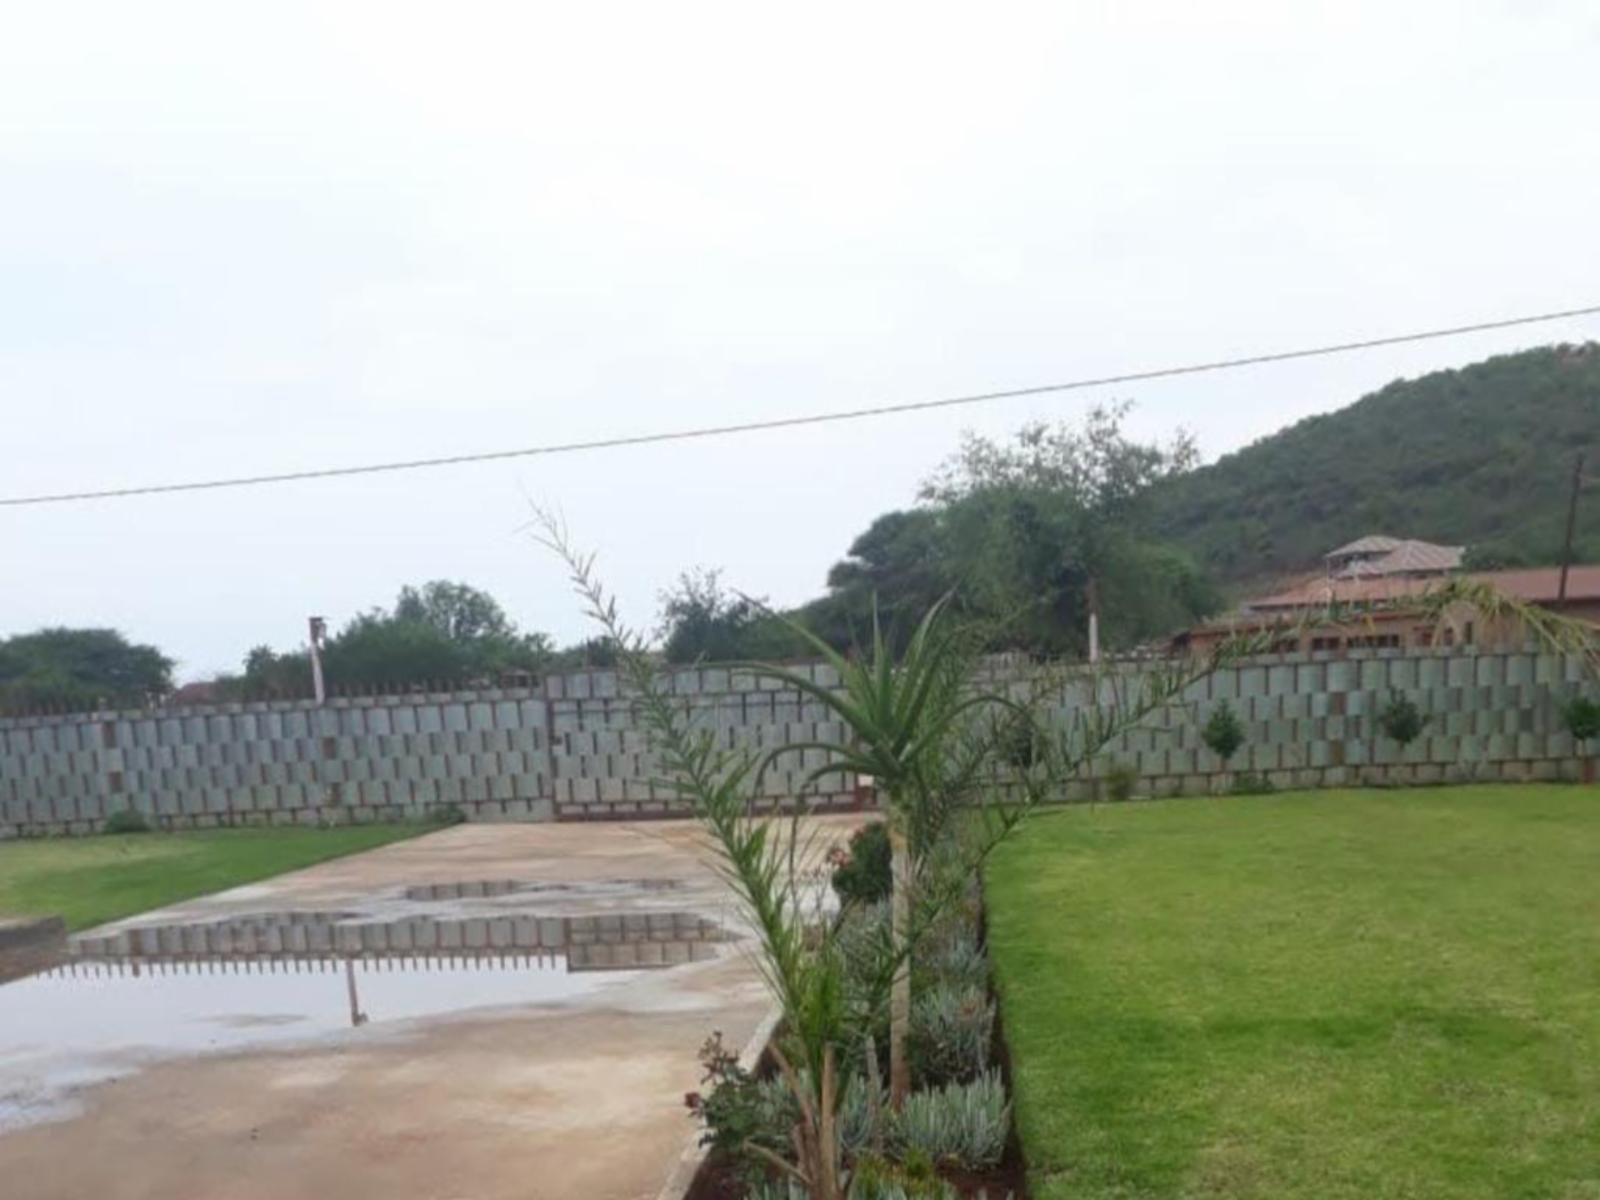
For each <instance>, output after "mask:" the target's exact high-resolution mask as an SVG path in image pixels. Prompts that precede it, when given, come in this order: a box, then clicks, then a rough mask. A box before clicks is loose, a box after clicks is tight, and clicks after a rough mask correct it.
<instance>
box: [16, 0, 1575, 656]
mask: <svg viewBox="0 0 1600 1200" xmlns="http://www.w3.org/2000/svg"><path fill="white" fill-rule="evenodd" d="M1596 62H1600V9H1597V7H1596V5H1595V4H1594V3H1593V0H1570V2H1561V0H1543V2H1541V0H1508V2H1507V3H1503V4H1502V3H1492V2H1489V0H1483V2H1480V3H1432V2H1424V0H1408V2H1407V3H1405V4H1396V3H1394V2H1393V0H1377V2H1373V3H1367V2H1362V0H1340V2H1339V3H1333V4H1327V5H1322V4H1312V3H1298V2H1297V3H1292V4H1284V3H1281V0H1275V2H1272V3H1266V2H1261V3H1238V2H1235V3H1229V2H1226V0H1213V2H1211V3H1207V4H1194V3H1192V2H1188V0H1184V2H1174V3H1160V4H1157V3H1143V4H1140V3H1107V4H1103V5H1101V4H1095V5H1091V4H1087V3H1071V2H1064V3H1063V2H1057V3H1049V4H1039V5H994V4H976V3H970V4H966V5H961V6H954V7H943V6H937V5H932V4H929V3H926V2H920V3H915V4H906V5H888V4H876V3H867V4H862V3H860V2H859V0H858V2H856V3H851V4H841V5H837V6H835V5H829V4H820V3H811V4H806V5H799V6H772V5H760V4H750V3H748V2H745V3H730V4H700V3H680V4H660V3H651V4H640V5H638V6H627V5H615V4H602V3H592V4H573V3H561V4H554V3H552V4H532V3H519V4H506V5H503V6H487V5H476V4H468V3H459V2H458V3H453V4H448V5H446V4H433V5H427V6H415V7H414V8H408V7H407V6H404V5H397V4H395V3H393V2H392V0H390V2H385V3H372V4H356V3H340V2H338V0H323V2H321V3H312V4H296V3H289V2H285V0H276V2H274V3H272V4H256V5H240V4H219V3H215V0H211V2H208V3H201V4H195V5H193V6H183V7H178V6H172V5H166V4H160V3H141V4H137V5H134V4H128V3H125V2H123V0H116V2H113V3H105V4H90V3H60V4H46V3H38V4H31V5H14V6H12V7H11V9H10V10H9V11H8V14H7V18H6V21H5V23H4V30H3V35H0V414H3V420H4V434H5V438H4V446H5V454H4V460H3V461H4V471H3V473H0V495H3V496H16V495H26V494H31V493H37V492H52V491H60V490H67V489H75V488H83V487H107V486H119V485H134V484H142V483H157V482H168V481H176V480H184V479H190V478H208V477H214V476H223V475H233V474H251V473H259V472H274V471H282V470H293V469H297V468H304V467H316V466H323V465H335V464H346V463H364V462H369V461H382V460H384V459H393V458H411V457H417V456H425V455H434V454H448V453H467V452H473V451H480V450H492V449H500V448H510V447H517V446H529V445H538V444H541V443H547V442H559V441H567V440H575V439H588V438H599V437H605V436H610V435H620V434H632V433H638V432H642V431H651V430H662V429H671V428H675V427H680V426H686V425H698V424H705V423H712V422H728V421H746V420H756V419H760V418H763V417H774V416H785V415H791V414H800V413H809V412H819V411H825V410H828V409H835V408H847V407H854V406H859V405H862V404H868V403H874V404H875V403H894V402H900V401H908V400H919V399H925V398H931V397H936V396H941V395H946V394H952V393H961V392H967V391H973V390H986V389H992V388H1007V387H1019V386H1026V385H1030V384H1036V383H1041V382H1048V381H1052V380H1059V379H1070V378H1073V377H1077V376H1085V375H1099V374H1104V373H1109V372H1118V371H1124V370H1136V369H1141V368H1148V367H1155V366H1161V365H1165V364H1176V363H1182V362H1184V361H1186V360H1190V359H1196V358H1214V357H1219V356H1227V355H1233V354H1240V353H1250V352H1255V351H1260V350H1269V349H1276V348H1288V347H1293V346H1297V345H1302V344H1313V343H1317V342H1321V341H1328V340H1342V339H1349V338H1358V337H1363V336H1369V335H1381V334H1386V333H1392V332H1400V331H1404V330H1407V329H1411V328H1425V327H1430V326H1436V325H1448V324H1453V323H1457V322H1470V321H1476V320H1484V319H1492V318H1495V317H1499V316H1509V315H1513V314H1516V313H1519V312H1532V311H1540V310H1544V309H1551V308H1562V307H1570V306H1575V305H1581V304H1591V303H1595V302H1597V300H1600V225H1597V223H1596V214H1597V213H1600V136H1597V134H1596V129H1597V119H1600V71H1597V70H1596V69H1595V64H1596ZM1595 336H1600V322H1597V321H1593V320H1591V321H1587V322H1585V321H1569V322H1565V323H1563V324H1561V325H1555V326H1550V327H1546V328H1543V329H1537V330H1523V331H1518V332H1509V333H1502V334H1496V335H1483V336H1476V337H1471V338H1464V339H1460V340H1458V341H1453V342H1442V343H1433V344H1429V345H1425V346H1422V347H1418V348H1413V349H1406V350H1393V351H1384V352H1379V353H1373V354H1367V355H1362V356H1359V357H1356V356H1352V357H1349V358H1344V359H1339V360H1324V361H1314V362H1309V363H1302V364H1295V365H1288V366H1276V367H1265V368H1257V369H1251V370H1245V371H1239V372H1234V373H1229V374H1226V375H1216V376H1209V377H1204V378H1194V379H1183V380H1176V381H1170V382H1163V383H1152V384H1144V385H1140V386H1137V387H1131V388H1124V389H1120V390H1118V391H1116V392H1113V393H1107V394H1105V395H1104V396H1103V397H1101V398H1103V399H1111V398H1115V397H1124V398H1128V399H1131V400H1133V401H1135V402H1136V404H1137V406H1138V407H1137V411H1136V415H1135V418H1134V426H1135V428H1136V430H1137V431H1138V432H1140V433H1141V434H1159V435H1163V436H1164V435H1166V434H1167V433H1170V432H1171V431H1172V430H1173V429H1174V428H1176V427H1178V426H1180V425H1181V426H1185V427H1187V428H1189V429H1191V430H1192V431H1193V432H1194V433H1195V434H1196V435H1197V436H1198V438H1199V441H1200V444H1201V447H1202V449H1203V450H1204V451H1205V453H1206V455H1207V456H1208V457H1214V456H1216V455H1217V454H1220V453H1224V452H1226V451H1228V450H1230V449H1233V448H1237V447H1238V446H1240V445H1242V444H1244V443H1246V442H1248V441H1250V440H1252V439H1254V438H1257V437H1259V436H1262V435H1264V434H1266V433H1269V432H1271V431H1273V430H1274V429H1276V428H1278V427H1280V426H1282V425H1284V424H1286V423H1288V422H1290V421H1293V420H1295V419H1296V418H1299V417H1302V416H1305V415H1307V414H1310V413H1315V412H1322V411H1326V410H1329V409H1332V408H1335V407H1339V406H1341V405H1343V404H1346V403H1348V402H1349V401H1351V400H1353V399H1355V398H1356V397H1358V396H1359V395H1361V394H1363V393H1364V392H1366V391H1369V390H1371V389H1372V388H1374V387H1377V386H1380V385H1381V384H1383V383H1385V382H1387V381H1388V380H1390V379H1393V378H1395V377H1397V376H1406V375H1415V374H1418V373H1421V372H1423V371H1427V370H1430V369H1433V368H1435V367H1439V366H1447V365H1455V364H1462V363H1466V362H1470V361H1473V360H1475V359H1477V358H1481V357H1484V356H1485V355H1487V354H1490V353H1495V352H1499V351H1503V350H1509V349H1516V348H1520V347H1524V346H1528V345H1534V344H1539V343H1543V342H1549V341H1556V340H1577V339H1580V338H1585V337H1595ZM1092 399H1093V397H1092V396H1090V395H1086V394H1084V393H1074V394H1067V395H1063V396H1059V397H1056V398H1042V399H1035V400H1019V401H1007V402H1003V403H997V404H993V405H989V406H985V407H984V408H982V409H966V410H958V411H949V412H941V413H934V414H921V415H913V416H901V417H891V418H884V419H881V420H876V421H872V422H867V423H861V424H854V425H842V426H830V427H821V428H816V429H810V430H804V431H792V430H791V431H782V432H776V433H767V434H754V435H748V436H743V437H739V438H729V439H724V440H718V441H713V442H704V443H696V444H688V445H674V446H661V447H646V448H637V449H625V450H614V451H606V452H601V453H594V454H587V455H582V456H572V457H568V458H559V459H554V458H553V459H538V460H526V461H523V462H520V463H500V464H494V465H486V466H474V467H457V468H448V469H442V470H436V471H427V472H418V473H413V474H401V475H392V476H379V477H371V478H358V479H350V480H339V481H331V482H321V483H299V484H292V485H286V486H281V487H274V488H261V489H251V490H242V491H237V492H217V493H203V494H195V495H179V496H170V497H151V498H145V499H128V500H118V501H110V502H99V503H90V504H82V505H74V506H61V507H45V508H15V509H0V562H3V565H4V575H3V581H4V582H3V586H0V633H11V632H18V631H22V630H27V629H31V628H35V627H37V626H41V625H46V624H67V625H111V626H115V627H117V628H120V629H122V630H124V631H125V632H126V633H128V634H129V635H130V636H132V637H135V638H137V639H140V640H146V641H152V642H155V643H157V644H159V645H160V646H162V647H163V648H165V649H166V650H167V651H168V652H169V653H171V654H173V655H174V656H175V657H177V658H178V659H179V662H180V668H179V671H180V675H181V676H182V677H184V678H194V677H197V676H204V675H206V674H209V673H211V672H213V671H216V670H219V669H230V668H236V667H237V666H238V664H239V662H240V660H241V659H242V657H243V655H244V653H245V651H246V650H247V649H248V648H249V647H250V646H251V645H254V644H258V643H261V642H269V643H273V644H275V645H278V646H280V647H287V646H291V645H294V644H296V643H297V642H299V641H300V640H301V638H302V636H303V630H304V620H305V617H306V616H307V615H308V614H310V613H322V614H326V615H327V616H328V617H329V618H330V620H331V621H333V622H334V623H335V624H338V623H340V622H342V621H343V620H345V619H347V618H348V617H349V616H350V615H352V614H353V613H355V612H356V611H358V610H360V609H363V608H366V607H369V606H371V605H374V604H378V603H388V602H389V601H390V600H391V599H392V597H393V595H394V593H395V592H396V590H397V589H398V588H399V587H400V586H401V585H402V584H404V583H407V582H416V581H422V580H426V579H430V578H436V577H446V578H451V579H461V580H466V581H468V582H471V583H474V584H477V585H480V586H483V587H486V588H488V589H489V590H490V591H492V592H493V593H494V594H495V595H496V596H497V597H498V598H499V599H500V600H501V601H502V602H503V603H504V604H505V605H506V606H507V608H508V609H509V610H510V611H511V612H512V614H513V615H514V616H515V617H516V618H517V619H518V620H519V621H520V622H521V623H523V624H524V625H525V626H526V627H530V628H535V629H543V630H547V631H550V632H551V633H553V634H555V635H556V636H557V637H558V638H560V639H562V640H568V639H571V638H574V637H576V636H579V635H581V634H584V633H586V632H587V631H586V630H585V628H584V626H583V623H582V620H581V618H580V616H579V614H578V610H577V606H576V604H575V602H574V601H573V600H572V599H571V598H570V596H569V595H568V593H567V592H566V590H565V588H564V585H563V583H562V579H561V573H560V571H559V570H558V569H557V568H556V567H555V565H554V564H553V563H552V562H551V561H549V560H548V559H547V558H546V557H544V556H542V555H541V553H540V552H539V551H537V550H535V549H534V548H532V547H531V546H529V545H528V544H527V542H526V540H525V539H524V538H522V537H521V536H519V535H518V534H517V532H516V529H517V527H518V526H519V525H520V524H521V523H522V522H523V520H524V519H525V516H524V508H525V501H524V499H523V495H524V492H526V493H527V494H530V495H532V496H534V497H537V498H540V499H541V500H544V501H547V502H550V503H554V504H559V505H560V506H561V508H562V509H563V510H564V511H565V513H566V515H567V518H568V520H569V522H570V523H571V525H572V526H573V528H574V530H575V532H576V534H577V536H578V537H579V538H580V539H581V540H582V541H583V542H585V543H587V544H589V545H591V546H593V547H595V548H597V549H599V550H600V551H601V562H602V566H603V571H604V574H605V576H606V578H607V579H608V580H609V581H610V582H611V583H612V585H613V586H614V587H615V588H616V589H617V590H618V591H619V592H620V593H621V596H622V598H623V600H624V602H625V605H626V607H627V608H628V610H629V612H630V614H631V615H632V616H634V617H635V618H636V619H642V620H650V619H652V618H653V616H654V612H655V607H656V603H655V597H656V592H657V589H659V588H661V587H663V586H666V585H667V584H669V583H671V581H672V580H673V578H674V577H675V576H676V574H677V573H678V572H679V571H681V570H683V569H684V568H687V567H690V566H693V565H696V564H704V565H708V566H718V567H722V568H724V569H725V571H726V575H727V578H728V579H729V580H730V581H731V582H733V583H735V584H737V585H739V586H741V587H743V588H745V589H747V590H749V591H753V592H756V593H759V594H764V595H767V596H769V597H770V598H771V599H772V600H774V601H775V602H783V603H788V602H793V601H798V600H801V599H804V598H807V597H809V596H811V595H813V594H815V593H816V592H818V591H819V590H820V589H821V585H822V582H823V576H824V574H825V572H826V570H827V567H828V565H829V564H830V563H831V562H833V561H834V560H835V559H837V558H838V557H840V556H841V555H842V554H843V552H844V551H845V549H846V547H847V546H848V544H849V542H850V541H851V539H852V538H853V537H854V536H855V535H856V534H857V533H858V532H860V531H861V529H863V528H864V527H865V526H866V524H867V523H868V522H869V520H870V519H871V518H872V517H873V516H874V515H876V514H878V513H880V512H882V511H885V510H886V509H889V508H892V507H895V506H902V505H905V504H908V503H909V502H911V501H912V499H913V498H914V494H915V490H916V485H917V483H918V481H919V480H920V479H921V478H922V477H923V476H924V475H926V474H927V472H928V471H929V470H930V469H931V468H932V467H933V466H934V465H935V464H936V463H937V462H938V461H939V460H940V459H941V458H942V457H943V456H944V455H946V454H947V453H949V452H950V451H951V450H952V449H953V448H954V447H955V444H956V441H957V438H958V436H959V434H960V431H961V430H962V429H963V428H964V427H971V428H975V429H978V430H981V431H984V432H988V433H995V434H999V433H1004V432H1007V431H1009V430H1011V429H1013V428H1014V427H1016V426H1017V425H1018V424H1020V423H1022V422H1023V421H1025V420H1027V419H1029V418H1034V417H1049V418H1066V419H1072V418H1075V417H1077V416H1078V415H1080V414H1081V413H1082V411H1083V409H1084V408H1085V406H1086V405H1087V404H1089V403H1091V402H1092ZM1397 532H1403V533H1416V534H1419V535H1424V536H1425V535H1426V534H1427V531H1426V530H1415V531H1412V530H1404V531H1397Z"/></svg>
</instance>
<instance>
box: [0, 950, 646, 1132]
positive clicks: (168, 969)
mask: <svg viewBox="0 0 1600 1200" xmlns="http://www.w3.org/2000/svg"><path fill="white" fill-rule="evenodd" d="M639 973H640V972H638V971H627V970H609V971H574V970H569V969H568V965H567V962H566V960H565V958H564V956H548V955H547V956H537V955H528V954H467V955H461V954H455V955H405V956H400V955H391V956H385V957H373V958H359V957H356V958H351V957H334V956H329V957H322V958H258V959H251V958H228V959H213V960H193V959H190V960H183V961H162V960H137V959H129V960H115V959H112V960H104V961H97V962H86V961H83V962H78V963H74V964H70V965H67V966H63V967H58V968H56V969H54V970H51V971H47V972H44V973H42V974H38V975H33V976H29V977H28V978H26V979H21V980H18V981H16V982H14V983H10V984H6V985H5V986H3V987H0V1129H4V1128H6V1127H8V1126H12V1127H14V1126H16V1125H19V1124H28V1123H32V1122H34V1121H38V1120H48V1119H51V1118H52V1117H55V1116H60V1115H65V1113H66V1111H69V1110H63V1108H62V1103H63V1100H64V1099H65V1098H67V1097H69V1096H70V1092H71V1090H72V1089H73V1088H75V1087H78V1086H82V1085H85V1084H90V1083H97V1082H101V1081H104V1080H106V1079H110V1078H115V1077H117V1076H120V1075H125V1074H128V1073H130V1072H131V1071H133V1070H136V1069H137V1068H138V1067H139V1066H141V1065H143V1064H145V1063H147V1062H150V1061H153V1060H157V1059H161V1058H168V1057H176V1056H188V1055H196V1054H215V1053H224V1052H228V1051H237V1050H247V1049H261V1048H268V1047H272V1046H275V1045H276V1046H285V1045H288V1044H291V1043H294V1042H298V1041H305V1040H308V1039H317V1038H333V1039H334V1040H335V1041H336V1042H337V1043H339V1044H344V1043H345V1042H347V1041H348V1040H349V1039H352V1038H362V1037H368V1036H371V1033H370V1031H371V1030H372V1029H375V1028H378V1027H380V1026H383V1025H385V1024H392V1023H394V1022H400V1021H406V1020H411V1019H415V1018H421V1017H435V1016H441V1015H444V1014H449V1013H464V1012H469V1011H471V1010H474V1009H491V1008H500V1007H504V1006H521V1005H534V1004H552V1003H560V1002H563V1001H570V1000H574V999H580V998H582V997H584V996H586V995H590V994H592V993H594V992H597V991H599V990H600V989H602V988H606V987H610V986H613V985H615V984H617V983H620V982H623V981H625V980H628V979H631V978H634V977H636V976H637V975H638V974H639ZM352 1025H356V1026H359V1027H360V1028H359V1029H353V1028H352Z"/></svg>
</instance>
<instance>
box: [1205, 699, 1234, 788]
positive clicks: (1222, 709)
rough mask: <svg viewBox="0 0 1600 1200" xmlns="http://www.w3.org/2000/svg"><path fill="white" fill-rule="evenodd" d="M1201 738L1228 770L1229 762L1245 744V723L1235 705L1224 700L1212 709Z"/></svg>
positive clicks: (1224, 768) (1223, 767)
mask: <svg viewBox="0 0 1600 1200" xmlns="http://www.w3.org/2000/svg"><path fill="white" fill-rule="evenodd" d="M1200 740H1201V741H1203V742H1205V744H1206V746H1207V748H1208V749H1210V751H1211V753H1213V754H1215V755H1216V756H1217V757H1218V758H1220V759H1221V760H1222V769H1223V770H1224V771H1226V770H1227V769H1228V763H1229V762H1231V761H1232V760H1233V756H1234V755H1235V754H1237V753H1238V752H1239V747H1240V746H1243V745H1244V725H1243V724H1241V723H1240V721H1239V718H1238V716H1236V715H1235V714H1234V711H1233V705H1231V704H1229V703H1228V702H1227V701H1226V700H1224V701H1223V702H1222V703H1221V704H1219V705H1217V707H1216V708H1215V709H1213V710H1212V712H1211V716H1210V718H1209V719H1208V720H1207V721H1206V723H1205V725H1204V727H1203V728H1202V729H1201V730H1200Z"/></svg>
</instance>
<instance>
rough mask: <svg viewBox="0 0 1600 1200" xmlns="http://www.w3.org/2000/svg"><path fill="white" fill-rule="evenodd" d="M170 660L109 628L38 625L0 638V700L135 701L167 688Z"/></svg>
mask: <svg viewBox="0 0 1600 1200" xmlns="http://www.w3.org/2000/svg"><path fill="white" fill-rule="evenodd" d="M172 666H173V663H172V660H171V659H170V658H168V657H167V656H166V655H164V654H162V653H161V651H159V650H157V649H156V648H155V647H154V646H146V645H139V644H136V643H133V642H130V641H128V639H127V638H126V637H124V636H123V635H122V634H121V633H118V632H117V631H116V630H114V629H66V628H54V629H41V630H39V631H37V632H36V633H26V634H18V635H16V636H15V637H11V638H7V639H5V640H4V641H0V704H3V705H4V706H5V707H7V708H10V709H13V710H22V709H30V708H44V707H57V708H76V709H87V708H95V707H98V706H100V705H101V704H110V705H139V704H144V703H147V702H148V701H150V700H152V699H156V698H159V697H161V696H164V695H166V694H167V693H168V692H170V691H171V690H172Z"/></svg>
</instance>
